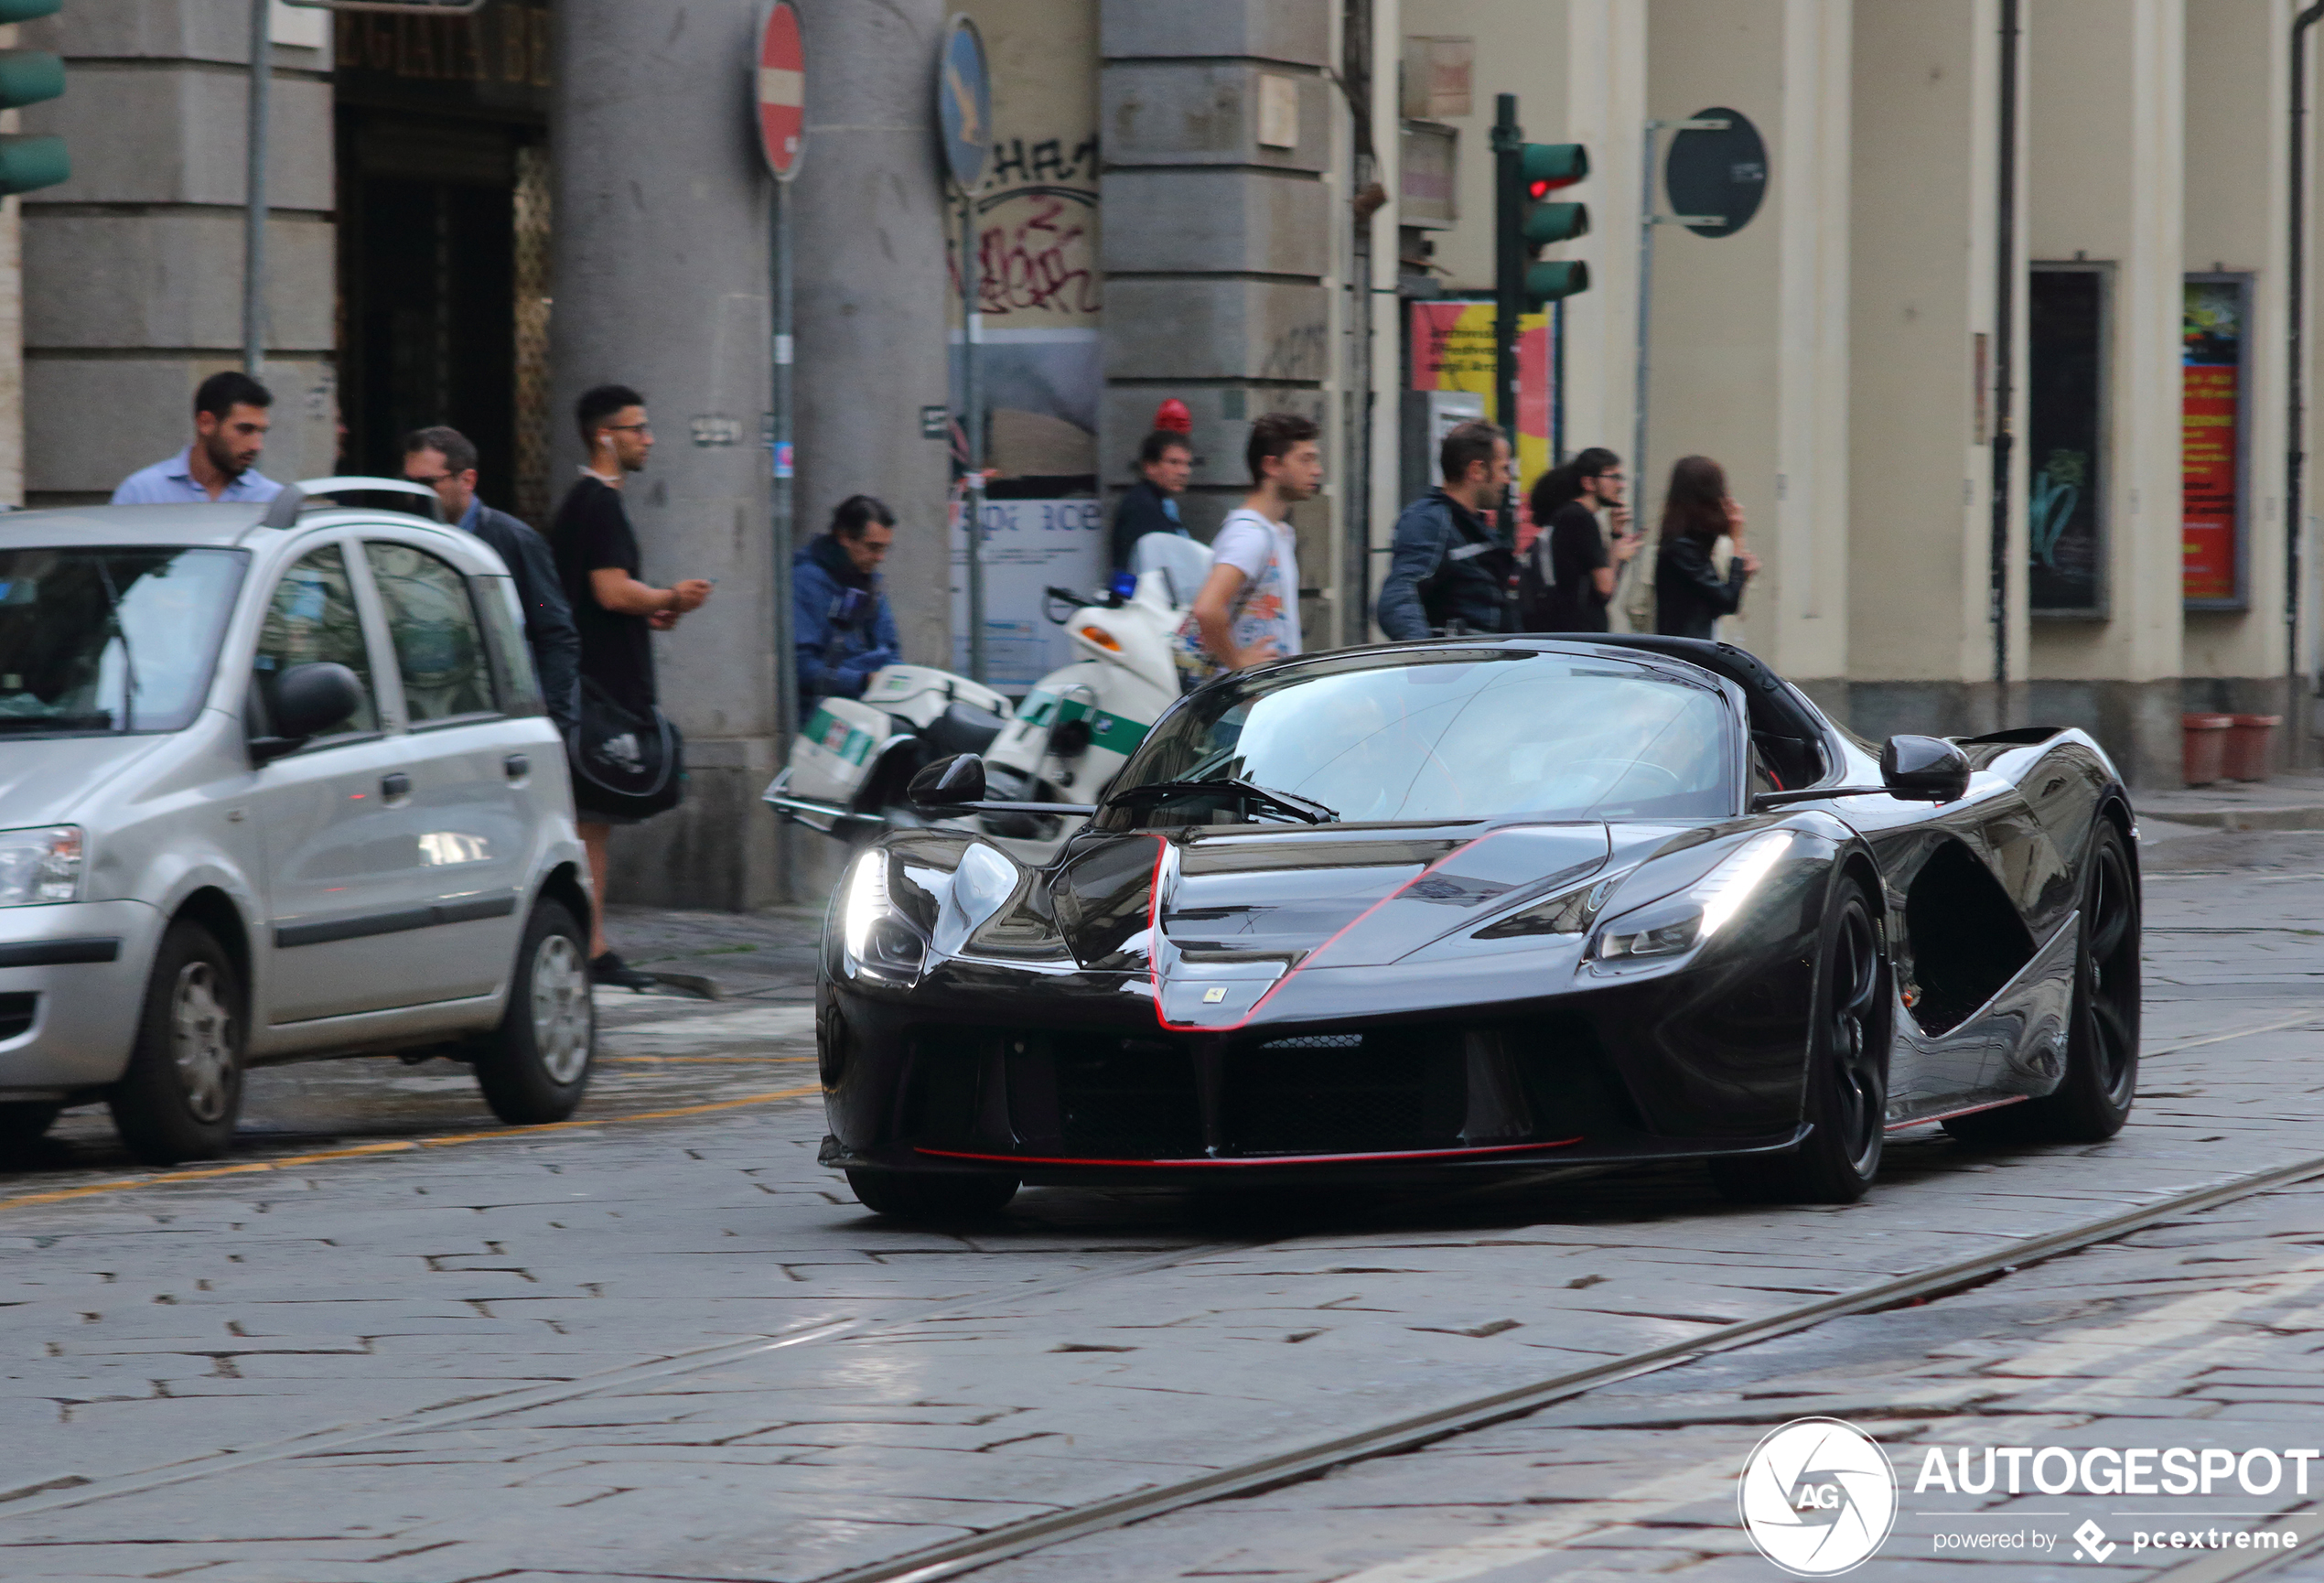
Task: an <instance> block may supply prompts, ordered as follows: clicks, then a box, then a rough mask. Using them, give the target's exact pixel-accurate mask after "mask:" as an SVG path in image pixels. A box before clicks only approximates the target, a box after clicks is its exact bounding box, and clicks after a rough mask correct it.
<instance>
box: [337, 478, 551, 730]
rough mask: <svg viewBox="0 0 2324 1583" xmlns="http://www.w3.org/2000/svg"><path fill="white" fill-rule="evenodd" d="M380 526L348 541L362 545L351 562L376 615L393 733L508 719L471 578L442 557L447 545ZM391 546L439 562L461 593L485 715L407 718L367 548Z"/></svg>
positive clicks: (399, 662)
mask: <svg viewBox="0 0 2324 1583" xmlns="http://www.w3.org/2000/svg"><path fill="white" fill-rule="evenodd" d="M384 528H385V524H368V523H367V524H365V525H363V526H362V527H360V528H359V529H358V530H357V531H356V532H355V533H353V534H351V535H350V537H352V538H354V539H356V540H357V541H358V542H360V544H361V545H362V553H361V554H360V555H357V556H355V557H354V559H356V560H359V561H360V562H361V563H362V564H363V582H364V586H365V587H366V588H367V589H368V590H369V593H370V597H371V605H372V609H373V611H374V612H375V614H376V617H377V621H378V627H377V630H376V640H377V641H376V642H375V643H374V645H373V646H374V648H375V649H380V648H383V649H384V650H385V651H386V654H387V662H388V667H389V673H391V674H393V677H394V678H395V728H396V729H397V730H399V731H402V732H403V733H405V734H407V735H411V736H420V735H423V734H425V733H426V732H429V731H444V730H451V729H457V727H462V726H479V725H486V724H489V723H490V722H492V721H495V720H506V719H510V718H511V717H512V716H511V713H510V710H509V707H508V695H507V689H506V688H505V687H504V686H503V685H502V684H501V677H500V665H499V662H498V661H497V660H496V659H495V658H494V656H493V652H492V641H491V639H490V635H489V634H488V633H487V632H486V630H485V625H484V616H483V613H482V612H481V611H480V610H479V609H478V608H477V587H476V583H477V578H476V574H475V573H473V572H471V571H469V570H468V568H467V567H466V566H463V565H460V564H459V561H458V560H457V558H456V557H455V556H453V555H447V554H445V551H446V549H447V547H448V546H447V545H444V544H437V543H434V542H431V541H429V540H426V539H423V538H421V537H419V536H418V535H416V534H409V535H407V534H403V533H393V532H390V531H383V530H384ZM373 544H392V545H393V546H394V547H395V548H397V549H401V550H409V551H411V552H412V553H414V555H427V556H430V557H432V558H434V559H435V560H436V561H438V562H441V563H442V564H443V565H444V566H445V568H446V569H447V570H448V571H449V572H450V573H451V574H452V575H453V576H454V577H456V578H457V579H458V581H459V585H460V588H461V591H462V592H463V593H464V594H465V595H466V597H467V598H468V619H469V621H470V622H471V623H473V624H474V626H475V629H476V645H477V652H479V654H481V655H482V656H483V657H484V675H485V685H486V686H487V687H488V688H490V691H491V694H492V706H491V707H490V709H472V710H469V711H468V712H467V713H465V714H459V715H450V716H446V717H444V718H443V719H441V720H414V719H413V718H412V707H411V700H410V699H409V697H408V696H407V695H405V692H404V687H403V656H402V655H401V654H399V653H397V652H396V649H395V629H394V622H393V619H392V618H391V616H390V614H389V612H388V608H387V596H386V595H385V594H383V593H382V592H381V591H380V587H379V578H378V576H377V575H376V574H375V573H374V571H373V570H372V567H371V545H373Z"/></svg>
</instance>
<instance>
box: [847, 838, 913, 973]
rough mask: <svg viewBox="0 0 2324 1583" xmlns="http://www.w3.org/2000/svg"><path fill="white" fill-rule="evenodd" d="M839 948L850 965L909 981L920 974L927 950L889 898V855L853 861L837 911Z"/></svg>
mask: <svg viewBox="0 0 2324 1583" xmlns="http://www.w3.org/2000/svg"><path fill="white" fill-rule="evenodd" d="M839 938H840V943H841V944H843V945H844V946H845V947H846V952H847V965H848V967H849V968H850V969H851V970H853V969H855V968H858V967H861V968H866V969H868V970H870V971H871V972H873V973H874V974H877V975H898V976H901V977H906V978H909V977H910V976H911V975H913V974H915V973H918V972H919V971H920V963H921V961H922V960H923V959H924V958H925V957H926V956H927V953H928V948H927V945H926V944H925V943H924V942H922V941H921V939H920V931H919V930H917V929H914V928H913V927H912V926H911V925H910V924H909V922H907V921H905V920H904V918H903V916H902V915H901V914H900V913H898V911H897V910H896V907H895V904H894V902H892V901H890V900H889V899H888V854H886V853H885V852H877V851H874V852H866V853H865V854H864V855H863V856H861V857H858V858H857V859H855V867H854V868H852V869H850V870H848V873H847V882H846V888H845V892H844V893H843V899H842V900H841V902H840V907H839Z"/></svg>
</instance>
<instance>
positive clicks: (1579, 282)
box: [1525, 258, 1589, 313]
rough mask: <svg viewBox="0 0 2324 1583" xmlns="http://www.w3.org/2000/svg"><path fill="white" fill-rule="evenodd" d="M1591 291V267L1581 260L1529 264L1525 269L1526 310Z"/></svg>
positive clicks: (1530, 310) (1529, 310)
mask: <svg viewBox="0 0 2324 1583" xmlns="http://www.w3.org/2000/svg"><path fill="white" fill-rule="evenodd" d="M1588 289H1589V265H1588V264H1586V263H1584V262H1583V261H1582V260H1580V259H1577V258H1576V259H1565V260H1560V261H1558V262H1556V263H1554V264H1528V265H1527V266H1526V269H1525V310H1526V311H1527V312H1528V313H1531V312H1533V310H1534V309H1536V308H1538V307H1542V306H1543V305H1544V303H1552V302H1555V301H1556V300H1557V299H1558V298H1560V297H1564V296H1577V295H1579V294H1580V293H1582V292H1585V291H1587V290H1588Z"/></svg>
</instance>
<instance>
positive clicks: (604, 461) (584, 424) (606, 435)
mask: <svg viewBox="0 0 2324 1583" xmlns="http://www.w3.org/2000/svg"><path fill="white" fill-rule="evenodd" d="M576 415H577V416H578V417H579V419H580V423H581V443H582V444H583V445H585V446H586V447H588V451H589V461H588V465H587V466H586V467H584V468H582V469H581V476H580V478H578V479H576V480H574V485H573V488H572V489H571V490H568V491H567V492H566V494H565V501H564V503H563V504H562V505H560V506H558V507H557V514H556V521H555V522H554V524H553V525H552V526H551V527H550V529H549V543H550V547H551V548H552V549H554V551H555V552H556V560H557V576H558V578H559V579H560V580H561V581H562V582H563V583H564V584H565V598H567V600H569V601H570V602H571V604H572V606H573V620H574V625H576V627H578V628H579V629H580V630H581V677H582V680H583V681H584V682H585V683H594V684H596V685H597V687H598V688H600V689H602V690H603V691H604V693H605V694H606V695H608V697H610V698H611V699H613V701H614V702H616V703H618V704H619V705H622V706H623V707H624V708H627V709H629V710H632V711H634V712H636V713H638V714H640V715H644V714H650V713H651V711H652V709H653V707H654V704H655V701H656V697H655V693H654V685H653V639H652V634H653V633H654V632H656V631H665V632H666V631H668V630H670V629H671V628H672V627H674V626H676V625H677V624H678V618H679V617H681V616H683V615H684V614H685V613H686V612H687V611H689V610H692V609H694V608H696V607H698V606H699V605H700V604H701V603H702V602H703V600H705V599H706V598H709V597H710V585H709V584H708V583H707V582H705V581H704V580H703V579H702V578H700V577H689V578H687V579H685V580H684V581H683V582H680V583H677V584H675V585H673V586H672V587H667V588H657V587H653V586H652V585H651V584H650V583H647V582H645V581H643V580H641V578H640V576H639V572H640V561H639V555H638V536H637V534H636V533H633V532H631V531H630V527H629V512H628V511H626V510H625V509H623V506H622V503H621V482H622V479H625V478H626V477H628V476H629V474H631V473H634V472H638V471H640V469H642V468H644V467H645V465H646V458H647V457H649V456H651V454H652V452H653V429H652V427H651V425H648V424H647V422H646V404H645V397H643V396H641V395H640V394H639V393H637V392H636V391H633V390H631V389H630V388H629V386H627V385H618V384H608V385H598V386H597V388H595V389H594V390H590V391H586V392H585V393H583V394H582V397H581V401H580V404H579V407H578V409H577V412H576ZM575 790H576V792H579V790H580V788H579V786H578V785H577V784H576V788H575ZM579 813H580V817H579V821H578V823H579V824H580V827H581V841H582V844H583V845H586V846H587V847H588V849H589V881H590V912H591V917H590V920H589V975H590V977H591V978H592V979H593V980H594V981H595V982H597V983H598V984H612V985H620V986H622V987H623V988H627V989H645V988H649V987H651V985H654V984H655V983H656V982H658V981H657V980H656V979H655V978H654V977H653V976H652V975H651V974H646V973H640V972H639V971H638V970H637V969H636V968H634V967H631V966H629V964H627V963H625V962H623V961H622V960H621V958H620V957H619V956H617V955H615V954H614V953H613V952H612V950H611V949H610V948H608V946H607V944H606V939H605V886H606V845H607V843H608V841H609V840H610V839H611V837H612V826H613V825H615V824H629V823H634V821H632V820H629V819H625V818H623V817H622V816H621V815H619V814H609V813H599V812H597V811H596V810H593V809H590V808H586V807H583V808H581V809H580V811H579Z"/></svg>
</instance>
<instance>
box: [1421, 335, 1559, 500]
mask: <svg viewBox="0 0 2324 1583" xmlns="http://www.w3.org/2000/svg"><path fill="white" fill-rule="evenodd" d="M1549 359H1550V349H1549V316H1548V315H1547V314H1545V313H1529V314H1526V315H1524V316H1523V317H1522V318H1519V319H1518V321H1517V457H1516V468H1517V531H1518V542H1519V544H1520V545H1521V546H1522V544H1526V543H1529V542H1530V541H1531V540H1532V538H1533V533H1532V528H1533V522H1532V519H1531V518H1530V517H1529V516H1528V515H1527V513H1526V511H1525V496H1526V493H1527V491H1529V490H1531V489H1532V488H1533V480H1534V479H1537V478H1539V477H1540V476H1541V475H1542V474H1543V473H1544V472H1545V471H1546V470H1547V469H1548V468H1549ZM1412 388H1413V389H1415V390H1416V391H1426V390H1465V391H1474V392H1476V393H1478V394H1479V395H1480V396H1483V397H1484V398H1485V411H1486V412H1487V413H1489V414H1490V412H1491V411H1492V410H1493V305H1492V304H1491V303H1490V302H1416V303H1414V304H1413V305H1412Z"/></svg>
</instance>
